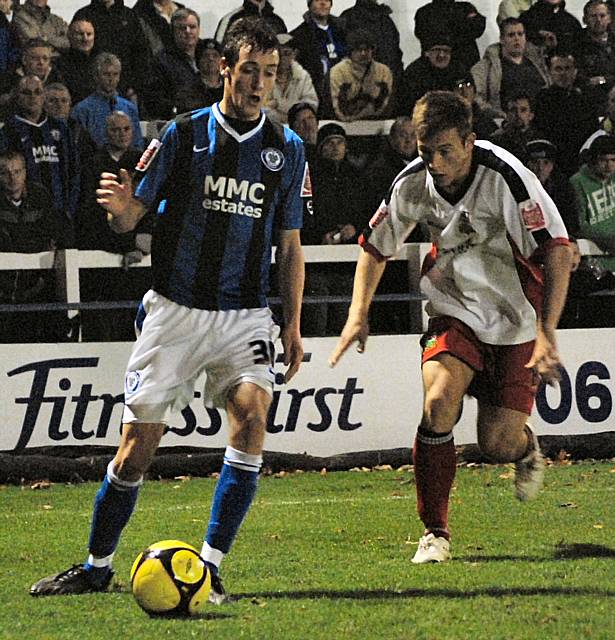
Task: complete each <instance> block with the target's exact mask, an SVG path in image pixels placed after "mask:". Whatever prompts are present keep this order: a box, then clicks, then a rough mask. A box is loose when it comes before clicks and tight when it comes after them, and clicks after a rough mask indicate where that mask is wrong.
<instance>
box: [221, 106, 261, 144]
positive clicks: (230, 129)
mask: <svg viewBox="0 0 615 640" xmlns="http://www.w3.org/2000/svg"><path fill="white" fill-rule="evenodd" d="M211 111H212V113H213V114H214V118H215V119H216V122H217V123H218V124H219V125H220V126H221V127H222V128H223V129H224V130H225V131H226V132H227V133H228V134H229V136H231V137H232V138H235V140H237V142H245V141H246V140H248V139H249V138H251V137H252V136H254V135H256V134H257V133H258V132H259V131H260V130H261V129H262V128H263V125H264V124H265V114H264V112H261V119H260V121H259V123H258V124H257V125H256V126H255V127H254V128H253V129H250V131H248V132H247V133H244V134H240V133H238V132H237V131H235V129H233V127H231V125H230V124H229V123H228V122H227V120H226V118H225V117H224V114H223V113H222V111H220V103H219V102H216V103H215V104H214V105H212V107H211Z"/></svg>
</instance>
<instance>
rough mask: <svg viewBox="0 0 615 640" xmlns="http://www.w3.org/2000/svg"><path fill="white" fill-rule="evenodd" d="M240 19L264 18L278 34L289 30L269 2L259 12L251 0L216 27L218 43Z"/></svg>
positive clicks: (229, 14) (246, 1) (225, 17)
mask: <svg viewBox="0 0 615 640" xmlns="http://www.w3.org/2000/svg"><path fill="white" fill-rule="evenodd" d="M240 18H262V19H263V20H264V21H265V22H266V23H267V24H268V25H269V26H270V27H271V28H272V29H273V30H274V31H275V32H276V33H286V32H287V31H288V29H287V28H286V24H285V23H284V20H282V18H280V16H279V15H278V14H277V13H275V11H274V10H273V7H272V6H271V4H269V2H266V3H265V6H264V7H263V10H262V11H259V10H258V7H257V6H256V5H255V4H254V3H253V2H250V0H243V5H242V6H241V7H238V8H237V9H235V10H234V11H230V12H229V13H227V14H226V15H225V16H222V18H221V19H220V22H218V26H217V27H216V34H215V36H214V38H215V39H216V40H217V41H218V42H222V41H223V40H224V34H225V33H226V32H227V31H228V28H229V27H230V26H231V25H232V24H233V22H235V21H236V20H239V19H240Z"/></svg>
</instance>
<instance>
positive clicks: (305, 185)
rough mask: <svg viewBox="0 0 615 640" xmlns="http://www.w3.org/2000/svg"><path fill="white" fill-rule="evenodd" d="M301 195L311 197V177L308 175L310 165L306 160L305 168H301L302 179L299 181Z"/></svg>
mask: <svg viewBox="0 0 615 640" xmlns="http://www.w3.org/2000/svg"><path fill="white" fill-rule="evenodd" d="M301 197H302V198H311V197H312V178H311V176H310V167H309V166H308V163H307V162H306V163H305V168H304V169H303V180H302V181H301Z"/></svg>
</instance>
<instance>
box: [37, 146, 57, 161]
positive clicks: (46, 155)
mask: <svg viewBox="0 0 615 640" xmlns="http://www.w3.org/2000/svg"><path fill="white" fill-rule="evenodd" d="M32 156H33V157H34V162H35V163H36V164H39V163H41V162H60V157H59V155H58V148H57V147H56V146H55V144H41V145H39V146H38V147H32Z"/></svg>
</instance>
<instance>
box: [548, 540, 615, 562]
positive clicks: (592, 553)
mask: <svg viewBox="0 0 615 640" xmlns="http://www.w3.org/2000/svg"><path fill="white" fill-rule="evenodd" d="M555 557H556V558H558V559H563V560H571V559H572V560H574V559H576V558H615V549H611V548H610V547H605V546H604V545H602V544H590V543H587V542H560V543H559V544H558V545H557V546H556V547H555Z"/></svg>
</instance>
